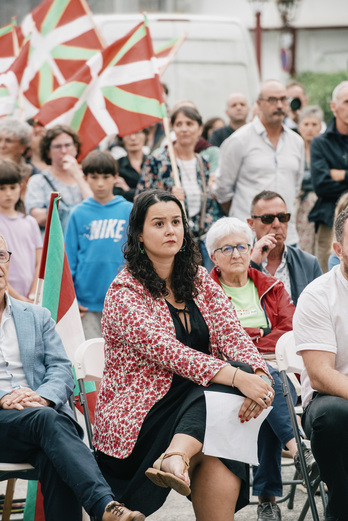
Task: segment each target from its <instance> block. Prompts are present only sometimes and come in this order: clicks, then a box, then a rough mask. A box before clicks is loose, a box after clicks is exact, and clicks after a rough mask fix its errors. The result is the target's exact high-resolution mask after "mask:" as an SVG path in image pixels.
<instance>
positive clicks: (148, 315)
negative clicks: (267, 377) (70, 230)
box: [94, 267, 268, 459]
mask: <svg viewBox="0 0 348 521" xmlns="http://www.w3.org/2000/svg"><path fill="white" fill-rule="evenodd" d="M197 284H198V285H199V294H198V296H197V297H196V298H195V299H194V300H195V303H196V304H197V307H198V308H199V310H200V312H201V313H202V316H203V318H204V320H205V322H206V324H207V326H208V329H209V334H210V350H211V355H207V354H204V353H200V352H198V351H196V350H194V349H191V348H190V347H187V346H185V345H184V344H182V343H181V342H179V341H178V340H176V337H175V328H174V324H173V321H172V318H171V315H170V312H169V309H168V306H167V304H166V301H165V299H164V298H161V299H154V298H153V297H152V296H151V295H150V293H149V292H148V291H147V290H146V289H145V288H144V286H143V285H142V284H140V282H138V281H137V280H136V279H135V278H134V277H133V276H131V275H130V274H129V273H128V271H127V270H126V269H124V270H123V271H122V272H121V273H120V274H119V275H118V276H117V277H116V278H115V280H114V281H113V283H112V284H111V286H110V288H109V291H108V293H107V295H106V299H105V305H104V311H103V319H102V324H103V333H104V337H105V368H104V375H103V379H102V382H101V385H100V389H99V395H98V401H97V409H96V419H95V426H94V445H95V447H96V448H97V449H99V450H100V451H102V452H104V453H105V454H108V455H109V456H114V457H117V458H121V459H122V458H126V457H127V456H129V454H130V453H131V452H132V450H133V447H134V445H135V442H136V440H137V437H138V434H139V431H140V428H141V426H142V423H143V421H144V419H145V416H146V415H147V413H148V412H149V411H150V409H151V408H152V407H153V406H154V404H155V403H156V402H157V401H158V400H160V399H161V398H162V397H163V396H164V395H165V394H166V393H167V392H168V391H169V388H170V386H171V383H172V375H173V373H177V374H178V375H180V376H183V377H184V378H188V379H190V380H192V381H194V382H196V383H197V384H199V385H203V386H208V385H209V382H210V380H211V379H212V378H213V377H214V376H215V374H216V373H217V372H218V371H219V370H220V369H221V368H222V367H223V366H225V365H226V361H225V360H226V359H233V360H238V361H241V362H246V363H248V364H250V365H251V366H252V367H253V369H254V370H255V369H257V368H262V369H263V370H264V371H265V372H266V373H268V371H267V368H266V365H265V362H264V361H263V360H262V358H261V357H260V355H259V353H258V350H257V349H256V347H255V346H254V344H253V342H252V341H251V339H250V337H249V336H248V335H247V334H246V333H245V332H244V330H243V329H242V327H241V325H240V323H239V321H238V319H237V316H236V314H235V312H234V311H233V305H232V304H231V302H230V301H229V299H228V298H227V297H226V295H225V293H224V291H223V290H222V288H220V287H219V286H218V285H217V284H216V283H215V282H214V281H213V280H212V279H211V278H210V276H209V274H208V272H207V271H206V270H205V268H202V267H200V268H199V271H198V280H197ZM231 311H232V312H231Z"/></svg>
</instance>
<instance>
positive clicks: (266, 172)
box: [213, 80, 304, 244]
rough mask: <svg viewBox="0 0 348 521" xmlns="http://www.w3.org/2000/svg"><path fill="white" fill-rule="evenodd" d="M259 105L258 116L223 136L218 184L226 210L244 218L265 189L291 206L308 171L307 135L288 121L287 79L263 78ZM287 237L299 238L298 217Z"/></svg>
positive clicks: (215, 189) (217, 193)
mask: <svg viewBox="0 0 348 521" xmlns="http://www.w3.org/2000/svg"><path fill="white" fill-rule="evenodd" d="M257 105H258V108H259V116H255V117H254V119H253V121H252V122H251V123H247V124H246V125H244V126H243V127H241V128H240V129H238V130H236V131H235V132H234V133H233V134H232V136H230V137H229V138H227V139H226V140H225V141H224V142H223V144H222V146H221V149H220V162H219V171H218V172H217V174H216V181H215V185H214V187H213V192H214V194H215V196H216V198H217V200H218V202H219V203H220V204H221V205H222V207H223V209H224V210H225V212H226V213H228V214H229V215H230V216H233V217H238V218H239V219H241V220H245V219H246V218H247V217H249V215H248V213H249V208H250V203H251V200H252V199H253V197H254V196H255V195H256V194H258V193H259V192H261V191H262V190H274V191H275V192H278V193H280V194H281V195H282V196H283V197H284V199H285V202H286V206H287V207H288V209H289V212H292V209H293V206H294V203H295V199H296V196H297V194H298V193H299V190H300V187H301V182H302V177H303V171H304V143H303V140H302V138H301V137H300V136H299V135H298V134H296V132H294V131H293V130H290V129H289V128H288V127H286V126H285V125H284V119H285V116H286V113H287V110H288V98H287V95H286V90H285V87H284V85H282V83H280V82H279V81H275V80H269V81H266V82H265V83H263V85H262V88H261V92H260V95H259V99H258V100H257ZM287 242H288V244H296V243H297V242H298V235H297V232H296V227H295V223H294V222H293V221H290V223H289V232H288V241H287Z"/></svg>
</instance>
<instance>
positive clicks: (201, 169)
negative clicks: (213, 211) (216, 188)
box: [195, 154, 208, 236]
mask: <svg viewBox="0 0 348 521" xmlns="http://www.w3.org/2000/svg"><path fill="white" fill-rule="evenodd" d="M195 156H196V160H197V163H198V167H199V173H200V176H201V182H202V204H201V212H200V219H199V236H201V235H203V234H204V229H205V226H204V223H205V214H206V211H207V199H208V192H207V181H206V178H205V172H204V163H203V159H202V156H201V155H200V154H195Z"/></svg>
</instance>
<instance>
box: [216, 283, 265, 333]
mask: <svg viewBox="0 0 348 521" xmlns="http://www.w3.org/2000/svg"><path fill="white" fill-rule="evenodd" d="M220 283H221V286H222V287H223V290H224V292H225V293H226V295H227V296H228V297H231V299H232V302H233V305H234V307H235V308H236V313H237V317H238V318H239V321H240V323H241V324H242V326H243V327H257V328H268V327H269V324H268V323H267V319H266V316H265V313H264V311H263V309H262V307H261V305H260V301H259V294H258V292H257V288H256V286H255V284H254V283H253V281H252V280H251V279H250V278H249V279H248V282H247V283H246V284H245V286H242V287H240V288H239V287H238V288H231V286H226V284H223V283H222V282H221V280H220Z"/></svg>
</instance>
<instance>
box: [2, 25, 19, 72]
mask: <svg viewBox="0 0 348 521" xmlns="http://www.w3.org/2000/svg"><path fill="white" fill-rule="evenodd" d="M18 52H19V50H18V38H17V31H16V20H15V19H14V18H13V19H12V22H11V23H10V24H8V25H5V27H0V74H1V73H3V72H6V71H7V69H8V68H9V67H10V66H11V65H12V63H13V62H14V60H15V58H16V56H18Z"/></svg>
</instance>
